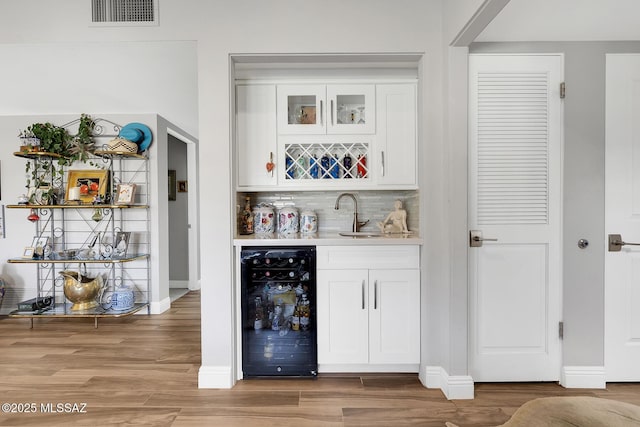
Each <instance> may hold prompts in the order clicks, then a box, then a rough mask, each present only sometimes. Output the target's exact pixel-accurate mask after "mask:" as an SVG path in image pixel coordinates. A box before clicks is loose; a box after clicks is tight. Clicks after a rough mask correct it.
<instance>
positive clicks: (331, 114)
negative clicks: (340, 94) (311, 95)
mask: <svg viewBox="0 0 640 427" xmlns="http://www.w3.org/2000/svg"><path fill="white" fill-rule="evenodd" d="M331 126H333V99H332V100H331Z"/></svg>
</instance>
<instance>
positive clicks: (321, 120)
mask: <svg viewBox="0 0 640 427" xmlns="http://www.w3.org/2000/svg"><path fill="white" fill-rule="evenodd" d="M323 113H324V111H323V109H322V99H321V100H320V124H321V125H324V115H323Z"/></svg>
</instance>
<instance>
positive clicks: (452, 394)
mask: <svg viewBox="0 0 640 427" xmlns="http://www.w3.org/2000/svg"><path fill="white" fill-rule="evenodd" d="M423 372H424V374H423ZM423 372H420V381H422V384H424V385H425V387H427V388H439V389H440V390H442V392H443V393H444V395H445V397H446V398H447V399H449V400H454V399H455V400H462V399H473V398H474V384H473V378H471V377H470V376H469V375H449V374H448V373H447V371H446V370H444V368H442V367H440V366H427V367H426V368H425V370H424V371H423Z"/></svg>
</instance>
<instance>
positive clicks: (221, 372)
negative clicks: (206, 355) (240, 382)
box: [198, 366, 235, 388]
mask: <svg viewBox="0 0 640 427" xmlns="http://www.w3.org/2000/svg"><path fill="white" fill-rule="evenodd" d="M234 384H235V381H234V379H233V376H232V373H231V367H229V366H200V369H199V370H198V388H231V387H233V386H234Z"/></svg>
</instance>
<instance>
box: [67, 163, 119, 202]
mask: <svg viewBox="0 0 640 427" xmlns="http://www.w3.org/2000/svg"><path fill="white" fill-rule="evenodd" d="M108 180H109V171H108V170H106V169H104V170H103V169H88V170H70V171H69V175H68V177H67V192H66V194H65V200H76V199H75V194H74V195H73V196H74V197H71V196H70V194H69V190H70V189H72V188H78V189H79V190H74V191H73V193H76V192H77V191H79V192H80V202H82V203H91V202H93V199H94V198H95V197H96V196H100V197H102V199H103V200H104V197H105V196H106V194H107V181H108Z"/></svg>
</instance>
